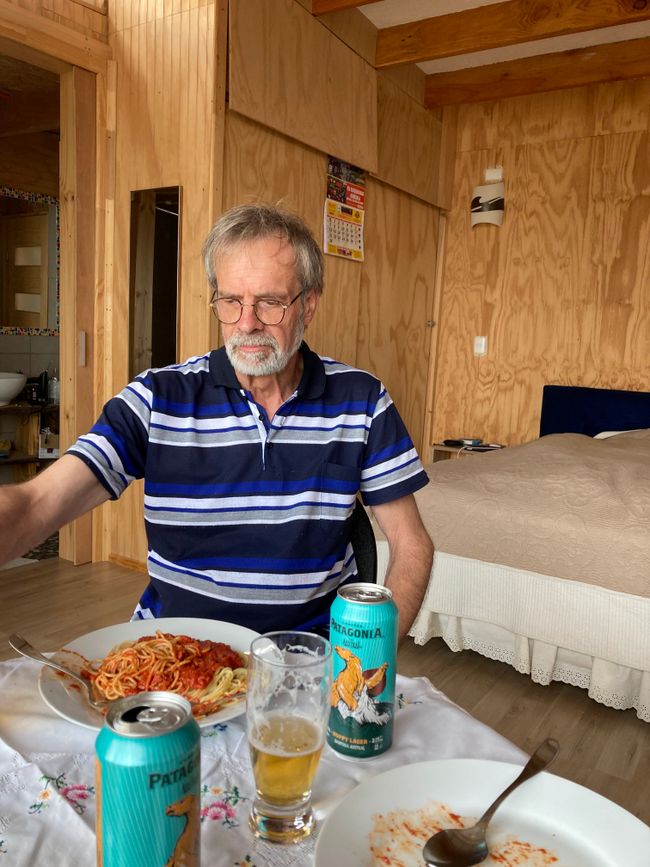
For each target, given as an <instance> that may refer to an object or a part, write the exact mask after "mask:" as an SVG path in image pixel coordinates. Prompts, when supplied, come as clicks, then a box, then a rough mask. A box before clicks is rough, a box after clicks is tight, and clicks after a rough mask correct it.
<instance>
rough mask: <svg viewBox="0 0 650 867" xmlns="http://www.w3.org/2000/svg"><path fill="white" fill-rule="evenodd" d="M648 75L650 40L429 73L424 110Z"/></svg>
mask: <svg viewBox="0 0 650 867" xmlns="http://www.w3.org/2000/svg"><path fill="white" fill-rule="evenodd" d="M646 75H650V38H647V39H631V40H628V41H626V42H612V43H608V44H607V45H594V46H591V47H590V48H578V49H573V50H571V51H564V52H561V53H559V54H542V55H539V56H537V57H527V58H524V59H522V60H513V61H506V62H505V63H493V64H490V65H489V66H477V67H475V68H473V69H460V70H458V71H457V72H441V73H438V74H436V75H427V77H426V79H425V85H424V104H425V106H426V108H435V107H438V106H442V105H455V104H458V103H469V102H485V101H487V100H493V99H502V98H504V97H509V96H524V95H527V94H532V93H544V92H545V91H549V90H564V89H566V88H568V87H580V86H582V85H586V84H595V83H597V82H606V81H621V80H623V79H629V78H641V77H643V76H646Z"/></svg>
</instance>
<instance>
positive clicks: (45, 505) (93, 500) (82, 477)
mask: <svg viewBox="0 0 650 867" xmlns="http://www.w3.org/2000/svg"><path fill="white" fill-rule="evenodd" d="M108 498H109V494H108V491H107V490H106V488H105V487H104V486H103V485H102V484H101V483H100V482H99V481H98V480H97V478H96V477H95V475H94V474H93V472H92V471H91V470H90V469H89V468H88V467H87V466H86V464H84V462H83V461H81V460H79V458H76V457H74V456H73V455H63V456H62V457H60V458H59V459H58V460H57V461H56V462H55V463H53V464H52V465H51V466H50V467H48V468H47V469H46V470H44V471H43V472H42V473H39V474H38V475H37V476H35V477H34V478H33V479H30V480H29V481H27V482H21V483H19V484H17V485H1V486H0V527H2V531H1V532H0V565H2V564H3V563H6V562H7V561H8V560H12V559H13V558H14V557H20V556H21V555H22V554H24V553H25V552H27V551H29V550H31V549H32V548H33V547H34V546H35V545H38V544H39V543H40V542H42V541H43V540H44V539H47V537H48V536H50V535H51V534H52V533H54V532H55V531H56V530H58V529H59V527H62V526H63V525H64V524H68V523H69V522H70V521H73V520H74V519H75V518H78V517H80V516H81V515H83V514H85V513H86V512H89V511H90V510H91V509H94V508H95V506H99V505H101V504H102V503H104V502H106V500H108Z"/></svg>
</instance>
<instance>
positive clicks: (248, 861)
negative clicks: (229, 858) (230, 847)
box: [232, 855, 255, 867]
mask: <svg viewBox="0 0 650 867" xmlns="http://www.w3.org/2000/svg"><path fill="white" fill-rule="evenodd" d="M232 863H233V864H234V865H235V867H255V864H254V863H253V859H252V858H251V856H250V855H247V856H246V857H245V858H244V860H243V861H233V862H232Z"/></svg>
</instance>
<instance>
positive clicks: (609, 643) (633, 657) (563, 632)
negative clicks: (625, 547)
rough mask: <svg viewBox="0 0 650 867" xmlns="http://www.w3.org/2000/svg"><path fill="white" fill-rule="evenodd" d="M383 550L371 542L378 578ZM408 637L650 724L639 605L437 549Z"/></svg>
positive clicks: (649, 612) (643, 606)
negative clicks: (571, 691)
mask: <svg viewBox="0 0 650 867" xmlns="http://www.w3.org/2000/svg"><path fill="white" fill-rule="evenodd" d="M385 548H386V543H385V542H384V541H383V540H381V541H378V554H379V574H380V576H383V574H384V573H385V566H386V563H387V549H386V550H385ZM380 580H383V578H382V579H380ZM410 635H411V636H412V637H413V638H414V639H415V642H416V644H426V642H427V641H429V640H430V639H431V638H434V637H441V638H443V639H444V641H445V642H446V643H447V644H448V646H449V647H450V648H451V649H452V650H455V651H459V650H474V651H476V652H477V653H480V654H481V655H483V656H486V657H488V658H489V659H495V660H499V661H500V662H506V663H508V665H511V666H512V667H513V668H515V669H516V670H517V671H519V672H521V673H522V674H528V675H530V676H531V678H532V680H534V681H535V682H536V683H540V684H545V685H546V684H548V683H550V682H551V681H552V680H556V681H561V682H562V683H568V684H571V685H572V686H579V687H582V688H583V689H586V690H587V691H588V693H589V696H590V697H591V698H593V699H594V700H595V701H597V702H600V703H601V704H605V705H607V706H609V707H613V708H617V709H620V710H624V709H627V708H635V709H636V712H637V716H638V717H639V718H640V719H642V720H644V721H645V722H650V599H647V598H645V597H640V596H630V595H628V594H624V593H618V592H614V591H611V590H606V589H604V588H602V587H598V586H596V585H592V584H586V583H583V582H579V581H570V580H566V579H563V578H554V577H552V576H549V575H542V574H540V573H536V572H526V571H522V570H518V569H513V568H511V567H509V566H500V565H498V564H494V563H484V562H481V561H478V560H472V559H469V558H466V557H459V556H457V555H454V554H446V553H444V552H439V551H438V552H436V555H435V559H434V565H433V569H432V573H431V579H430V581H429V586H428V588H427V592H426V595H425V598H424V601H423V604H422V607H421V609H420V612H419V614H418V616H417V618H416V619H415V622H414V623H413V626H412V628H411V631H410Z"/></svg>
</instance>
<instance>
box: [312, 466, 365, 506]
mask: <svg viewBox="0 0 650 867" xmlns="http://www.w3.org/2000/svg"><path fill="white" fill-rule="evenodd" d="M360 484H361V470H360V469H359V467H351V466H344V465H342V464H332V463H324V464H323V465H322V468H321V473H320V484H319V488H320V490H319V503H320V514H321V517H323V518H329V519H330V520H345V519H346V518H348V517H349V516H350V515H351V514H352V509H353V508H354V503H355V500H356V497H357V494H358V492H359V485H360Z"/></svg>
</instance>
